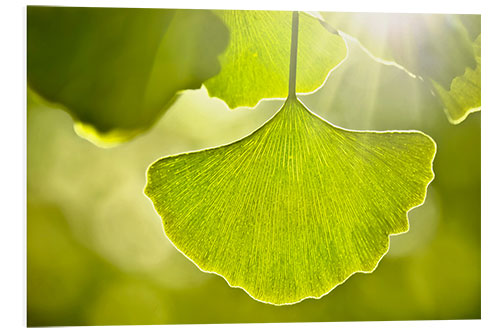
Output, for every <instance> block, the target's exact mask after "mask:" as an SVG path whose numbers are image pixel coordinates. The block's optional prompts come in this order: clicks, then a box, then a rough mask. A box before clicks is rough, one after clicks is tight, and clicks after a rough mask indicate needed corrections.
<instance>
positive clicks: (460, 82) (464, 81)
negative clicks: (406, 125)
mask: <svg viewBox="0 0 500 333" xmlns="http://www.w3.org/2000/svg"><path fill="white" fill-rule="evenodd" d="M474 53H475V56H476V68H474V69H471V68H467V69H466V70H465V73H464V75H461V76H457V77H456V78H455V79H453V81H452V82H451V87H450V89H449V90H447V89H445V88H443V87H442V86H441V85H440V84H439V83H437V82H435V81H433V82H432V84H433V85H434V90H435V91H436V93H437V94H438V96H439V97H440V98H441V101H442V103H443V105H444V107H445V111H446V115H447V116H448V120H449V121H450V122H451V123H453V124H458V123H461V122H462V121H463V120H464V119H465V118H467V116H468V115H469V113H471V112H476V111H480V110H481V35H479V36H478V37H477V39H476V42H475V43H474Z"/></svg>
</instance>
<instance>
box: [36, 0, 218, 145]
mask: <svg viewBox="0 0 500 333" xmlns="http://www.w3.org/2000/svg"><path fill="white" fill-rule="evenodd" d="M27 36H28V37H27V47H28V57H27V71H28V83H29V86H30V87H31V88H32V89H34V90H35V91H36V92H37V93H38V94H39V95H41V96H42V97H43V98H44V99H45V100H47V101H48V102H52V103H56V104H58V105H59V106H61V107H62V108H63V109H66V110H68V111H69V113H70V114H71V115H72V116H73V118H75V121H77V122H78V123H77V126H76V128H77V129H78V130H79V133H81V134H83V135H84V136H86V137H87V138H89V139H91V140H92V141H94V142H96V143H99V144H101V145H112V144H116V143H119V142H122V141H125V140H129V139H130V138H132V137H134V136H136V135H137V134H139V133H141V132H143V131H144V130H146V129H148V128H149V127H150V126H151V125H152V124H153V123H154V122H155V121H156V120H157V119H158V118H159V117H160V116H161V115H162V114H163V113H164V112H165V110H166V109H167V108H168V106H169V105H170V104H171V103H173V101H174V100H175V98H176V96H177V93H178V92H179V91H181V90H185V89H196V88H199V87H200V86H201V83H202V82H203V81H205V80H206V79H208V78H209V77H211V76H213V75H215V74H217V72H218V71H219V69H220V66H219V63H218V61H217V55H218V54H219V53H221V52H222V51H223V50H224V49H225V47H226V45H227V41H228V31H227V28H226V27H225V25H224V24H223V22H222V21H221V20H220V19H219V18H218V17H217V16H215V15H214V14H213V13H211V12H210V11H206V10H177V9H140V8H135V9H131V8H75V7H33V6H29V7H28V11H27Z"/></svg>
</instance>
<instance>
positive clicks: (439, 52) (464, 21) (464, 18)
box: [322, 12, 481, 123]
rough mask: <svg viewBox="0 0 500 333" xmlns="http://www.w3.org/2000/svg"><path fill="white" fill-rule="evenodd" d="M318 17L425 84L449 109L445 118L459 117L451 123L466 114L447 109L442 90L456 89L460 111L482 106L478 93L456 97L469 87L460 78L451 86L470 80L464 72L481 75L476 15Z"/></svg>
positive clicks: (326, 13)
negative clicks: (477, 53) (437, 86)
mask: <svg viewBox="0 0 500 333" xmlns="http://www.w3.org/2000/svg"><path fill="white" fill-rule="evenodd" d="M322 15H323V17H324V18H325V20H326V21H327V22H328V23H329V24H330V25H332V26H333V27H335V28H337V29H339V30H341V31H343V32H345V33H347V34H349V35H351V36H352V37H354V38H356V39H358V40H359V41H360V43H361V44H362V45H364V46H365V47H366V49H367V51H368V52H370V53H371V54H372V55H373V56H374V57H376V58H379V59H380V60H382V61H388V62H394V63H396V64H398V65H400V66H402V67H404V68H405V69H406V70H407V71H409V72H410V73H411V74H413V75H415V76H417V77H421V78H422V79H423V80H424V81H426V82H428V83H429V87H430V88H431V89H432V90H433V91H434V94H435V95H437V96H438V97H439V98H440V100H441V102H442V104H443V106H444V108H445V109H447V110H448V111H447V113H448V115H450V114H451V113H453V114H462V116H457V117H455V118H454V116H449V119H450V121H451V122H452V123H457V122H460V121H461V120H463V119H464V118H465V117H466V114H468V112H467V111H466V110H455V109H456V108H457V106H454V107H450V103H451V102H450V98H449V97H446V96H445V95H444V94H443V93H442V92H443V91H449V90H450V89H451V90H454V91H457V93H455V94H454V95H455V96H454V97H453V98H454V99H456V98H459V99H461V100H462V101H460V102H458V103H459V104H460V108H463V107H464V106H465V105H466V104H470V105H474V108H476V107H477V106H479V107H480V105H481V99H480V94H479V95H478V94H476V93H467V94H466V95H463V96H461V97H457V95H458V94H460V92H458V90H457V89H460V90H467V89H469V87H467V89H462V87H464V88H465V86H464V84H466V82H465V80H464V79H459V81H461V82H460V83H457V82H455V80H456V78H458V77H461V76H465V77H467V79H469V78H470V76H471V74H468V72H470V71H471V70H472V71H475V70H476V69H477V71H478V72H477V73H476V74H478V75H479V76H480V64H479V63H477V61H476V60H477V55H476V52H475V49H476V48H477V47H476V46H475V44H474V40H475V39H476V37H477V34H478V33H480V31H481V18H480V16H479V15H445V14H382V13H333V12H324V13H322ZM478 68H479V69H478ZM478 82H479V86H478V87H472V89H474V90H477V89H479V90H480V81H476V82H475V83H474V84H476V83H478ZM436 84H437V85H439V86H440V88H439V89H440V90H438V89H437V88H436ZM452 84H453V85H455V87H454V88H452V87H451V86H452ZM467 84H468V83H467ZM458 87H460V88H458ZM452 94H453V93H452ZM465 98H467V99H468V100H467V101H466V102H464V101H463V100H464V99H465ZM450 109H453V111H450ZM453 119H455V120H453ZM458 119H460V121H458Z"/></svg>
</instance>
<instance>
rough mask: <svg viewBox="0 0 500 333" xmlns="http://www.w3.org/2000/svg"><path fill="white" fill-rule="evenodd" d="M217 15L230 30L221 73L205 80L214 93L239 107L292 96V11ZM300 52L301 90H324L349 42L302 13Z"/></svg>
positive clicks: (299, 84) (232, 106)
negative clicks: (289, 93) (290, 75)
mask: <svg viewBox="0 0 500 333" xmlns="http://www.w3.org/2000/svg"><path fill="white" fill-rule="evenodd" d="M215 13H216V14H217V15H218V16H219V17H220V18H221V19H222V20H223V21H224V23H225V24H226V25H227V26H228V28H229V30H230V34H231V37H230V41H229V46H228V48H227V49H226V51H225V52H224V53H223V54H222V55H221V56H220V61H221V71H220V73H219V74H218V75H216V76H214V77H213V78H210V79H209V80H208V81H207V82H205V86H206V87H207V89H208V92H209V95H210V96H213V97H218V98H220V99H222V100H223V101H225V102H226V103H227V105H228V106H229V107H230V108H231V109H234V108H236V107H238V106H249V107H253V106H255V105H256V104H257V103H258V102H259V101H260V100H261V99H263V98H283V99H284V98H285V97H287V95H288V74H289V67H290V41H291V39H290V38H291V27H292V12H290V11H287V12H285V11H255V10H244V11H242V10H238V11H230V10H221V11H215ZM299 15H300V25H299V36H298V55H297V93H307V92H312V91H314V90H316V89H317V88H319V87H320V86H321V85H322V84H323V82H324V81H325V79H326V77H327V76H328V74H329V73H330V71H331V70H332V69H333V68H334V67H335V66H337V65H338V64H339V63H340V62H341V61H342V60H343V59H344V58H345V57H346V46H345V42H344V40H343V39H342V37H340V36H339V35H338V34H334V33H331V32H329V31H327V30H326V29H324V28H323V26H322V25H321V23H320V21H319V20H318V19H317V18H316V17H313V16H311V15H309V14H306V13H303V12H301V13H300V14H299Z"/></svg>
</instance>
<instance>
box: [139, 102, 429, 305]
mask: <svg viewBox="0 0 500 333" xmlns="http://www.w3.org/2000/svg"><path fill="white" fill-rule="evenodd" d="M435 149H436V147H435V143H434V142H433V141H432V139H430V138H429V137H428V136H426V135H425V134H422V133H420V132H368V131H367V132H362V131H349V130H345V129H342V128H338V127H335V126H333V125H331V124H329V123H327V122H326V121H324V120H323V119H321V118H319V117H318V116H316V115H314V114H313V113H311V112H310V111H309V110H308V109H306V107H305V106H303V105H302V103H300V102H299V101H298V100H297V99H295V98H289V99H288V100H287V101H286V102H285V105H284V106H283V107H282V109H281V110H280V111H279V112H278V113H277V114H276V115H275V116H274V117H273V118H272V119H271V120H269V121H268V122H267V123H266V124H265V125H263V126H262V127H261V128H260V129H258V130H257V131H255V132H254V133H252V134H251V135H249V136H247V137H245V138H243V139H241V140H239V141H236V142H234V143H231V144H228V145H225V146H221V147H216V148H212V149H207V150H202V151H197V152H191V153H187V154H181V155H177V156H170V157H166V158H162V159H160V160H158V161H157V162H155V163H153V164H152V165H151V166H150V168H149V170H148V173H147V178H148V182H147V186H146V189H145V193H146V194H147V195H148V196H149V198H150V199H151V200H152V202H153V204H154V206H155V208H156V210H157V212H158V213H159V214H160V216H161V217H162V219H163V223H164V228H165V231H166V234H167V236H168V237H169V238H170V240H171V241H172V242H173V244H174V245H175V246H176V247H177V248H178V249H179V250H180V251H182V252H183V253H184V254H185V255H186V256H187V257H189V258H190V259H192V260H193V261H194V262H195V263H196V264H197V265H198V266H199V267H200V268H201V269H202V270H205V271H210V272H216V273H218V274H220V275H222V276H223V277H224V278H225V279H226V280H227V281H228V282H229V283H230V284H231V285H232V286H238V287H241V288H243V289H245V290H246V291H247V292H248V293H249V294H250V295H252V296H253V297H254V298H256V299H257V300H261V301H264V302H269V303H273V304H287V303H294V302H298V301H300V300H302V299H304V298H308V297H320V296H322V295H324V294H325V293H328V292H329V291H330V290H332V289H333V288H334V287H335V286H337V285H339V284H340V283H342V282H343V281H344V280H346V279H347V278H348V277H349V276H350V275H352V274H353V273H355V272H360V271H362V272H370V271H372V270H373V269H374V268H375V267H376V266H377V263H378V262H379V260H380V259H381V257H382V256H383V255H384V254H385V253H386V252H387V250H388V246H389V237H388V236H389V235H391V234H397V233H402V232H405V231H407V230H408V219H407V212H408V211H409V210H410V209H411V208H412V207H415V206H417V205H420V204H421V203H422V202H423V201H424V198H425V194H426V188H427V185H428V184H429V182H430V181H431V180H432V178H433V172H432V160H433V157H434V154H435Z"/></svg>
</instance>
